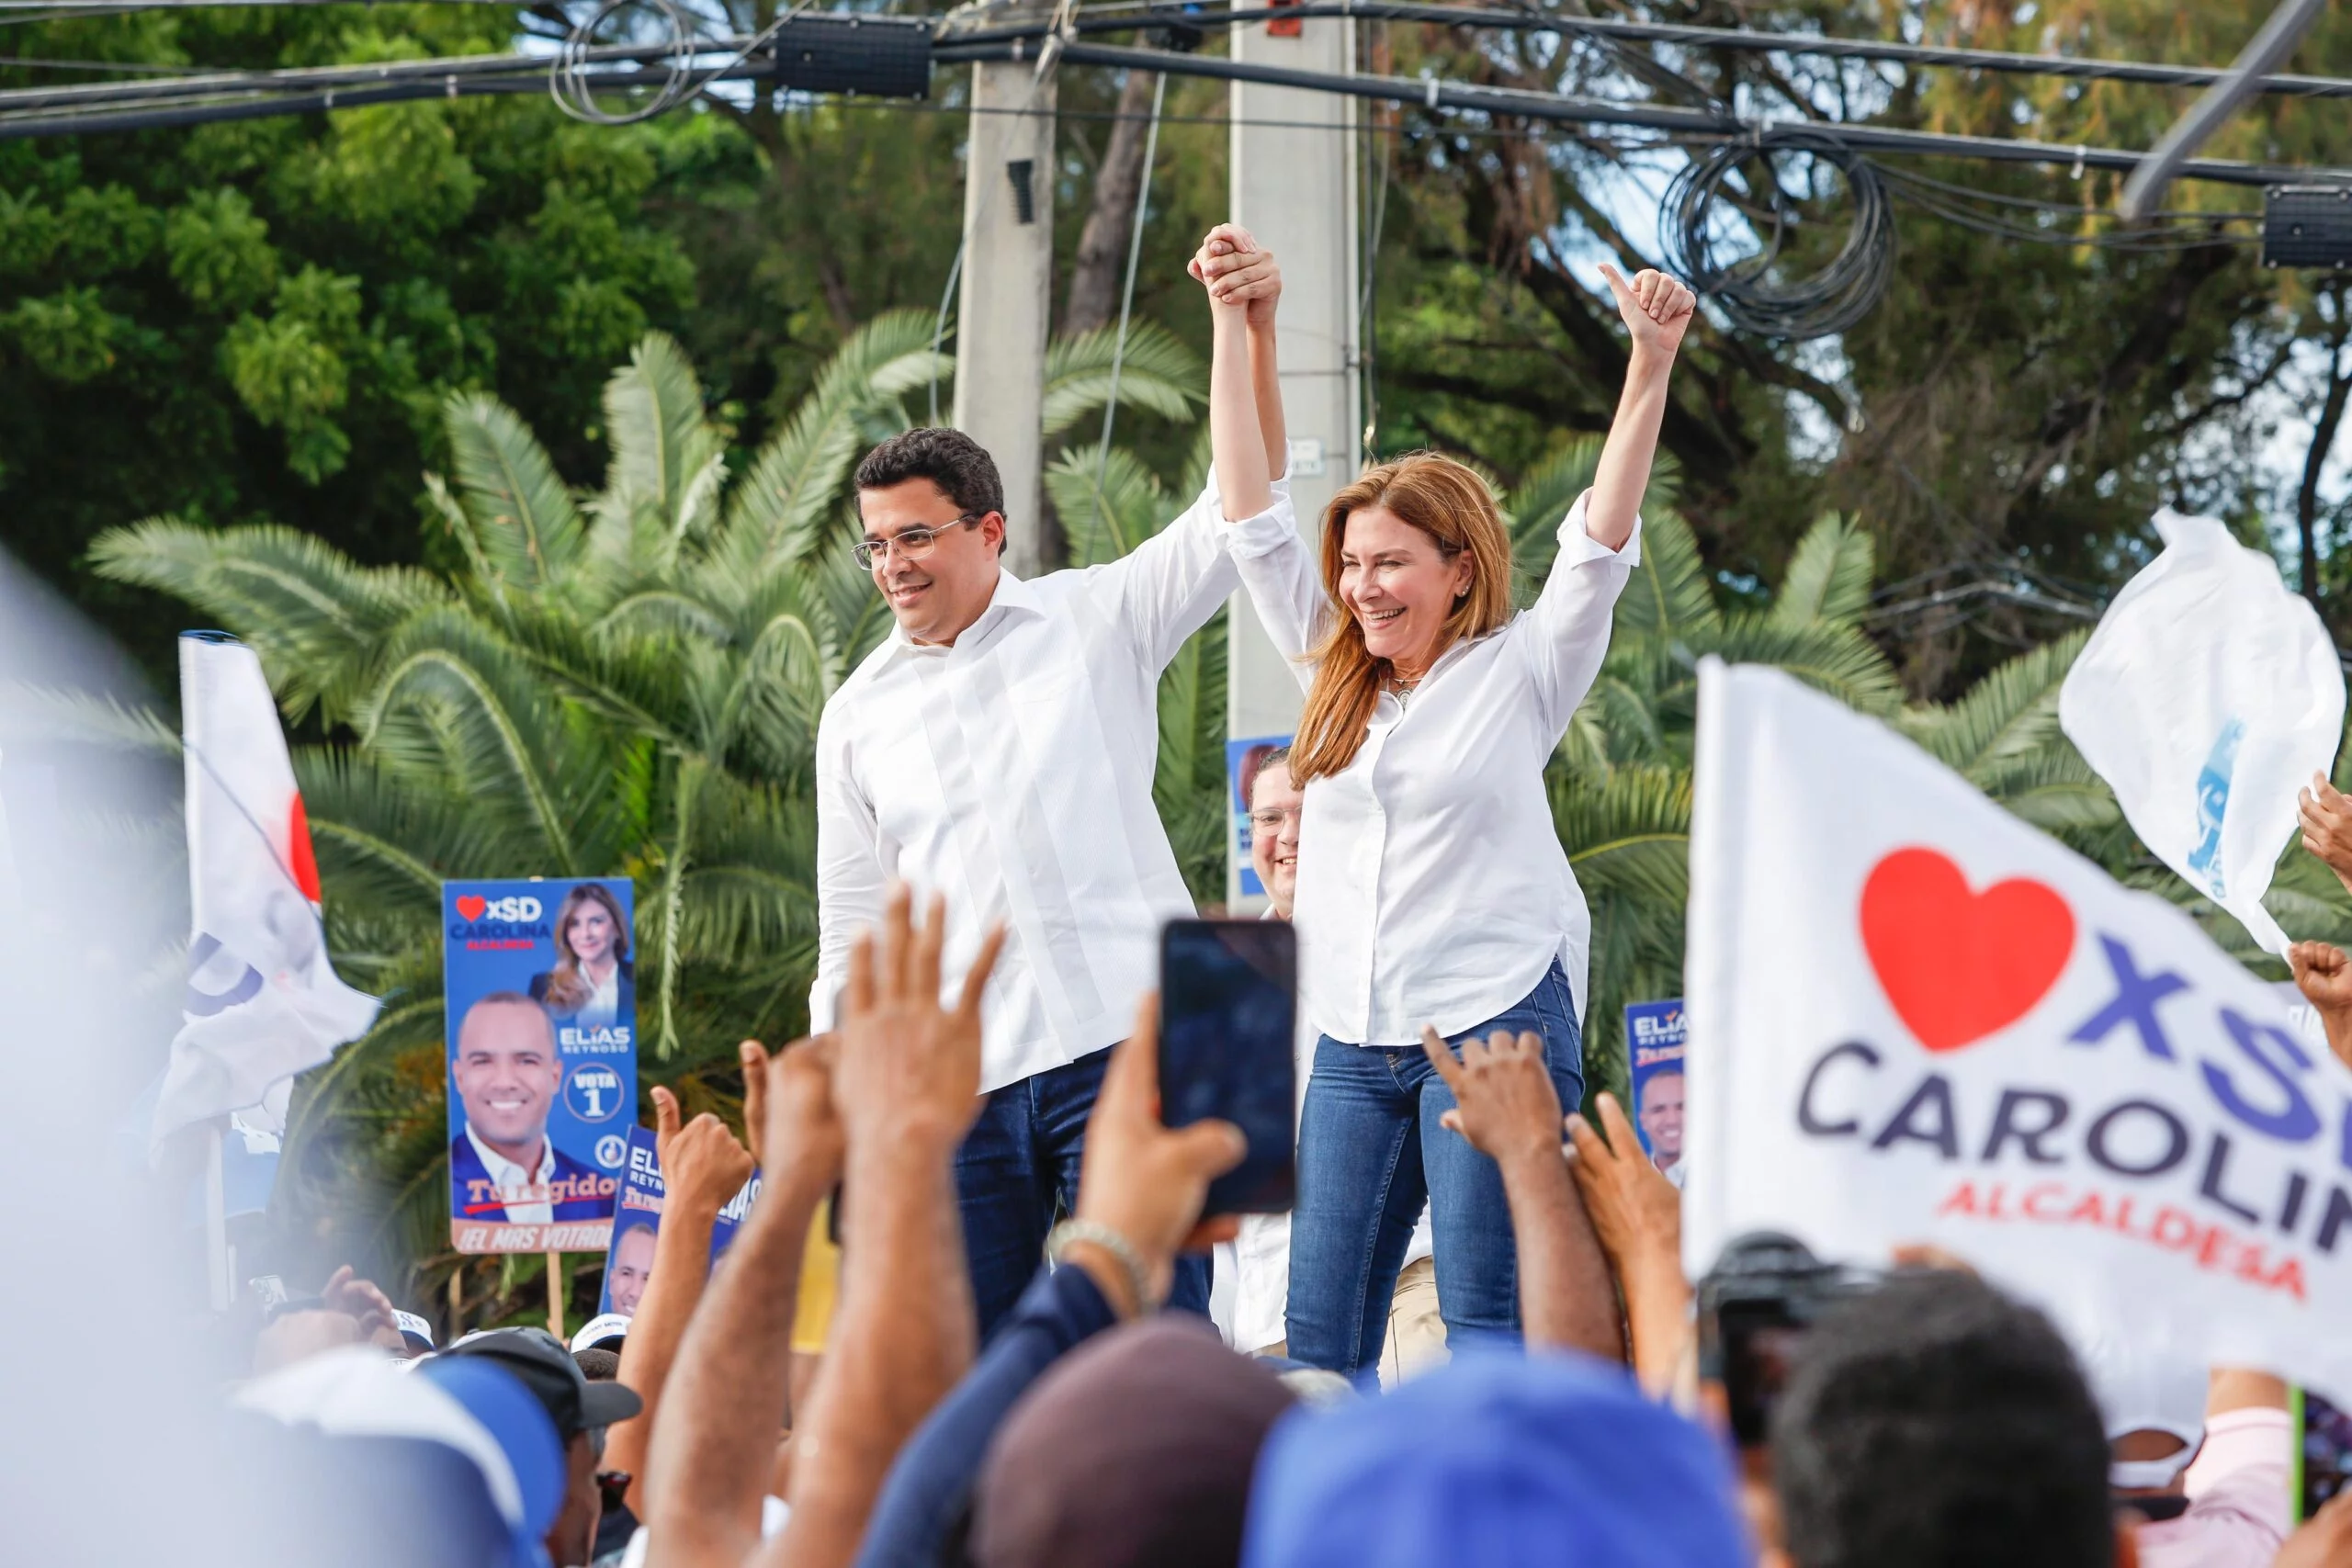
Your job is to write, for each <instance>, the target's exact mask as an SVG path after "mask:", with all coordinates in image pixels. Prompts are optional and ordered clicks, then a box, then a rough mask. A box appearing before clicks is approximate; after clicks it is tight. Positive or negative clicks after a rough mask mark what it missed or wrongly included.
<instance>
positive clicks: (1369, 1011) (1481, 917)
mask: <svg viewBox="0 0 2352 1568" xmlns="http://www.w3.org/2000/svg"><path fill="white" fill-rule="evenodd" d="M1590 499H1591V492H1590V491H1587V492H1586V493H1585V494H1584V495H1581V496H1578V497H1577V503H1576V504H1575V505H1574V506H1572V507H1570V508H1569V509H1568V515H1567V517H1566V520H1565V521H1563V522H1562V523H1561V525H1560V554H1559V558H1558V559H1557V560H1556V561H1555V562H1554V564H1553V567H1552V574H1551V576H1550V577H1549V578H1548V579H1547V580H1546V581H1544V592H1543V594H1542V596H1541V597H1540V598H1538V599H1537V600H1536V602H1535V604H1533V605H1532V607H1531V608H1529V609H1528V610H1526V611H1524V612H1523V613H1521V614H1520V615H1515V616H1513V617H1512V618H1511V620H1510V622H1509V623H1508V624H1507V625H1505V626H1502V627H1501V628H1500V629H1498V630H1497V631H1493V632H1490V633H1488V634H1487V636H1485V637H1478V638H1476V639H1475V640H1473V641H1469V642H1460V643H1456V644H1455V645H1454V646H1453V647H1452V648H1451V649H1447V650H1446V652H1445V653H1444V655H1443V656H1442V658H1440V659H1439V660H1438V661H1437V663H1436V664H1434V665H1433V666H1431V667H1430V672H1429V673H1428V674H1427V675H1426V676H1424V677H1423V678H1422V680H1421V682H1420V684H1419V687H1417V688H1416V689H1415V690H1414V692H1413V694H1412V695H1411V697H1410V698H1409V700H1406V701H1399V700H1398V698H1397V696H1396V694H1393V693H1383V694H1381V698H1380V705H1379V706H1378V707H1377V708H1376V709H1375V710H1374V713H1373V716H1372V723H1371V727H1370V730H1369V733H1368V734H1367V735H1366V737H1365V739H1364V743H1363V750H1360V751H1358V752H1357V753H1356V758H1355V761H1353V762H1351V763H1350V764H1349V766H1348V768H1347V771H1346V772H1344V773H1340V774H1338V775H1337V776H1335V777H1330V778H1319V779H1317V780H1315V781H1314V782H1313V783H1311V784H1308V785H1307V786H1306V792H1305V794H1306V804H1305V813H1306V814H1305V816H1304V817H1303V818H1301V819H1300V822H1299V829H1298V841H1299V854H1298V895H1297V898H1296V903H1295V916H1296V918H1297V920H1298V923H1299V925H1300V926H1302V927H1303V928H1305V929H1306V930H1309V931H1313V932H1314V933H1315V964H1314V967H1313V968H1312V969H1310V970H1308V971H1306V973H1305V974H1304V976H1302V986H1301V992H1300V1000H1301V1002H1302V1003H1303V1004H1304V1006H1305V1007H1306V1011H1307V1015H1308V1016H1309V1017H1310V1018H1312V1019H1313V1020H1314V1021H1315V1026H1316V1027H1317V1029H1319V1030H1321V1031H1322V1032H1324V1033H1326V1034H1328V1035H1329V1036H1330V1037H1331V1038H1332V1039H1334V1040H1340V1041H1346V1042H1350V1043H1356V1044H1370V1045H1409V1044H1411V1043H1414V1042H1415V1041H1416V1040H1418V1039H1419V1038H1420V1031H1421V1027H1422V1025H1424V1024H1433V1025H1435V1026H1436V1028H1437V1029H1438V1031H1439V1032H1441V1033H1443V1034H1455V1033H1459V1032H1461V1031H1463V1030H1465V1029H1469V1028H1471V1027H1473V1026H1475V1025H1476V1024H1480V1023H1483V1022H1485V1021H1487V1019H1490V1018H1493V1017H1494V1016H1495V1015H1496V1014H1498V1013H1500V1012H1502V1011H1504V1010H1507V1009H1509V1008H1510V1007H1512V1006H1514V1005H1516V1004H1517V1003H1518V1002H1519V1001H1520V1000H1521V998H1524V997H1525V996H1526V995H1527V993H1528V992H1530V991H1532V990H1533V989H1534V988H1535V983H1536V981H1538V980H1540V979H1542V978H1543V976H1544V971H1545V970H1547V969H1549V968H1550V967H1551V966H1552V962H1553V960H1555V959H1557V960H1559V962H1560V964H1561V966H1562V967H1563V968H1564V969H1566V971H1567V976H1568V987H1569V989H1570V991H1571V992H1572V993H1573V994H1574V996H1575V998H1576V1005H1577V1016H1578V1017H1579V1018H1581V1017H1582V1016H1583V1013H1584V998H1585V959H1586V953H1587V950H1588V949H1589V946H1590V944H1591V935H1592V917H1591V915H1590V913H1589V911H1588V910H1587V909H1586V908H1585V902H1584V894H1583V892H1582V891H1581V890H1579V889H1578V888H1577V879H1576V874H1575V873H1573V872H1572V871H1570V870H1569V869H1568V857H1567V855H1566V852H1564V851H1563V850H1562V849H1561V848H1560V838H1559V833H1558V831H1557V830H1556V829H1555V828H1554V827H1553V823H1552V807H1551V803H1550V801H1549V800H1548V799H1547V798H1546V797H1545V795H1544V762H1545V761H1546V760H1547V759H1549V758H1550V756H1551V755H1552V750H1553V748H1554V747H1555V746H1557V745H1558V744H1559V743H1560V737H1561V736H1562V735H1564V734H1566V732H1567V728H1568V720H1569V718H1570V717H1571V716H1574V714H1575V713H1576V710H1577V704H1578V703H1580V702H1582V701H1583V700H1584V694H1585V693H1586V692H1587V691H1589V689H1590V688H1591V686H1592V681H1593V677H1594V676H1595V675H1596V674H1597V673H1599V672H1600V660H1601V655H1602V654H1604V653H1606V652H1607V651H1608V649H1609V622H1610V613H1611V607H1612V606H1614V605H1615V604H1616V603H1617V595H1618V594H1619V593H1620V592H1623V589H1624V586H1625V581H1626V579H1627V578H1629V577H1631V576H1632V575H1633V570H1634V567H1635V566H1637V565H1639V564H1640V561H1641V524H1640V521H1639V520H1638V519H1636V520H1635V522H1634V532H1633V534H1632V536H1630V537H1628V538H1627V539H1626V541H1625V546H1624V547H1623V549H1621V550H1611V549H1608V548H1606V547H1603V546H1602V545H1601V544H1600V541H1599V540H1597V539H1594V538H1593V537H1592V536H1590V535H1589V534H1587V533H1586V532H1585V505H1586V502H1588V501H1589V500H1590ZM1262 537H1263V536H1262V535H1261V534H1254V533H1253V534H1252V535H1250V536H1247V537H1242V536H1236V538H1235V540H1234V544H1233V554H1234V558H1235V560H1236V562H1237V563H1238V566H1239V568H1240V571H1241V581H1242V584H1243V586H1244V587H1246V588H1247V589H1248V590H1249V591H1250V602H1251V603H1252V604H1255V605H1256V606H1257V609H1258V615H1259V618H1260V619H1261V620H1262V621H1263V622H1264V623H1265V626H1266V632H1267V635H1268V636H1269V637H1272V639H1273V644H1274V646H1275V647H1276V648H1278V649H1281V650H1282V651H1283V653H1285V654H1287V655H1290V656H1291V657H1292V659H1293V660H1294V667H1295V669H1296V670H1297V671H1298V676H1299V681H1300V683H1301V684H1303V685H1311V684H1312V683H1313V681H1314V674H1315V671H1314V667H1313V666H1312V665H1311V664H1308V663H1306V662H1300V661H1298V660H1299V656H1300V655H1302V654H1303V653H1305V652H1306V650H1308V649H1313V648H1314V647H1315V646H1316V645H1317V642H1318V641H1319V640H1320V638H1321V637H1322V635H1323V633H1324V630H1325V629H1326V627H1327V626H1328V625H1329V616H1330V615H1333V614H1334V613H1335V611H1334V609H1333V607H1332V604H1331V602H1330V598H1329V595H1328V594H1327V593H1326V592H1324V589H1323V583H1322V580H1321V579H1320V577H1319V576H1317V573H1316V572H1315V570H1313V567H1312V564H1311V563H1309V562H1308V561H1307V559H1306V551H1305V549H1303V548H1301V547H1296V546H1295V545H1294V546H1291V547H1288V548H1284V547H1282V546H1281V545H1280V544H1271V545H1264V546H1261V543H1260V540H1261V538H1262Z"/></svg>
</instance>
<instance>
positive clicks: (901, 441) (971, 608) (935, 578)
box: [855, 428, 1005, 643]
mask: <svg viewBox="0 0 2352 1568" xmlns="http://www.w3.org/2000/svg"><path fill="white" fill-rule="evenodd" d="M855 483H856V489H857V514H858V517H859V519H860V521H861V522H862V523H863V524H864V525H865V537H864V538H862V539H861V540H860V541H859V542H858V545H857V553H858V564H859V565H861V566H863V567H865V569H866V570H868V571H870V572H872V573H873V574H874V585H875V586H876V588H878V589H880V590H881V591H882V598H883V601H884V603H886V604H888V605H889V606H890V614H891V615H893V616H895V617H896V618H897V620H898V623H899V630H900V631H902V632H904V633H905V634H906V635H907V636H908V637H910V638H912V639H913V640H914V641H916V642H922V643H949V642H954V641H955V640H956V637H959V636H961V635H962V634H963V632H964V629H965V628H966V627H967V626H970V625H971V624H972V623H973V622H974V621H976V620H978V619H979V617H980V612H981V611H983V610H985V609H987V608H988V606H989V601H990V600H991V599H992V598H994V596H995V594H996V585H997V579H998V577H999V575H1000V573H1001V570H1002V569H1001V567H1000V566H999V565H998V562H997V558H998V557H999V556H1001V555H1002V554H1003V553H1004V530H1005V516H1004V480H1003V479H1001V478H1000V477H999V476H998V474H997V468H996V461H995V459H993V458H991V457H989V455H988V452H987V451H986V449H984V448H983V447H982V446H980V444H979V443H978V442H977V441H975V440H973V439H972V438H971V437H970V436H968V435H967V434H964V433H963V432H962V431H960V430H943V429H936V428H923V429H918V430H905V431H900V432H899V434H896V435H893V436H892V437H890V439H888V441H885V442H883V443H882V444H881V445H880V446H876V447H875V448H874V450H872V451H871V452H868V453H867V454H866V455H865V457H863V458H862V459H860V460H859V462H858V465H857V476H856V481H855Z"/></svg>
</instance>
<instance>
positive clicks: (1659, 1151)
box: [1625, 997, 1683, 1187]
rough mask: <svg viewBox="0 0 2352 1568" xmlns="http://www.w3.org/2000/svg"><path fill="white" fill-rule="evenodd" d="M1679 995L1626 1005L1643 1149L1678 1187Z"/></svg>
mask: <svg viewBox="0 0 2352 1568" xmlns="http://www.w3.org/2000/svg"><path fill="white" fill-rule="evenodd" d="M1682 1046H1683V1029H1682V998H1679V997H1677V998H1674V999H1673V1000H1671V1001H1663V1002H1631V1003H1628V1004H1627V1005H1626V1008H1625V1066H1626V1078H1627V1081H1628V1082H1629V1083H1630V1085H1631V1086H1632V1092H1633V1101H1634V1102H1633V1104H1632V1105H1631V1106H1629V1107H1627V1109H1628V1110H1629V1111H1632V1113H1633V1117H1634V1132H1635V1133H1637V1134H1640V1136H1641V1140H1642V1153H1644V1154H1645V1155H1647V1156H1650V1163H1651V1164H1653V1165H1655V1166H1657V1168H1658V1169H1660V1170H1662V1171H1664V1172H1665V1173H1666V1174H1667V1176H1668V1179H1671V1180H1672V1181H1673V1183H1674V1184H1675V1185H1676V1186H1677V1187H1679V1186H1681V1185H1682Z"/></svg>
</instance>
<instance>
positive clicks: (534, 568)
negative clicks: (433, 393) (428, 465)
mask: <svg viewBox="0 0 2352 1568" xmlns="http://www.w3.org/2000/svg"><path fill="white" fill-rule="evenodd" d="M441 425H442V429H443V431H444V432H445V433H446V434H447V436H448V440H449V451H450V454H451V456H452V457H453V458H454V459H455V466H456V468H457V476H458V499H459V501H460V502H461V506H460V509H459V510H458V511H457V512H456V513H447V512H445V513H443V515H445V516H447V517H448V519H449V522H450V524H451V526H452V528H453V529H457V528H460V527H462V528H463V529H464V530H465V532H464V534H463V535H462V536H461V537H462V539H463V542H464V544H465V546H466V552H467V554H468V556H469V557H470V558H472V559H473V560H474V561H475V562H476V563H477V567H476V570H484V569H486V570H487V572H488V574H489V577H490V580H491V581H490V582H489V583H488V584H486V586H488V587H491V588H492V589H493V590H495V589H496V588H497V587H499V586H502V585H511V586H514V587H516V588H521V589H524V590H526V591H528V590H536V589H539V588H543V587H545V586H547V585H548V584H549V583H551V582H556V581H560V580H561V579H562V578H563V576H564V575H565V574H566V573H567V572H569V571H570V570H571V567H572V565H573V563H575V562H576V561H577V560H578V559H579V558H580V554H581V549H582V544H583V542H584V538H585V535H584V533H583V531H582V526H581V521H580V512H579V509H578V508H577V507H575V506H573V505H572V503H571V491H569V490H567V489H565V488H564V483H563V479H562V477H561V476H560V475H559V474H558V473H557V472H556V471H555V463H554V461H553V459H551V458H550V457H548V454H547V448H546V447H544V446H540V445H539V438H538V437H537V435H534V434H532V433H531V427H530V426H529V425H527V424H525V423H523V419H522V416H521V415H520V414H517V413H516V412H515V411H514V410H513V409H511V408H508V407H507V406H506V405H505V404H504V403H503V402H501V401H499V400H497V399H496V398H493V397H492V396H490V395H489V394H488V393H486V392H453V393H451V394H450V396H449V399H448V400H447V402H446V403H444V404H443V405H442V412H441Z"/></svg>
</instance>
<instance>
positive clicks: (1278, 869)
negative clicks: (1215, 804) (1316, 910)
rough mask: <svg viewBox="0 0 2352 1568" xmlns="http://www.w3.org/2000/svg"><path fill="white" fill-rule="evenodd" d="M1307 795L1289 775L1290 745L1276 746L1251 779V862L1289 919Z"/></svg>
mask: <svg viewBox="0 0 2352 1568" xmlns="http://www.w3.org/2000/svg"><path fill="white" fill-rule="evenodd" d="M1305 798H1306V797H1305V796H1304V795H1301V794H1300V793H1299V788H1298V785H1297V784H1295V783H1293V782H1292V780H1291V776H1290V748H1289V747H1287V746H1277V747H1275V748H1274V749H1273V750H1272V751H1269V752H1267V753H1266V756H1265V759H1264V760H1263V761H1261V762H1260V763H1259V764H1258V776H1257V777H1256V778H1254V779H1252V780H1250V865H1251V866H1252V867H1254V868H1255V869H1256V871H1257V873H1258V880H1259V881H1260V882H1261V883H1262V884H1264V885H1265V888H1266V898H1267V900H1268V902H1270V903H1272V905H1273V907H1274V914H1275V917H1276V918H1277V919H1285V920H1287V919H1290V908H1291V899H1292V898H1293V897H1295V895H1296V894H1297V892H1298V812H1299V806H1300V803H1301V802H1302V801H1303V800H1304V799H1305Z"/></svg>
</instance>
